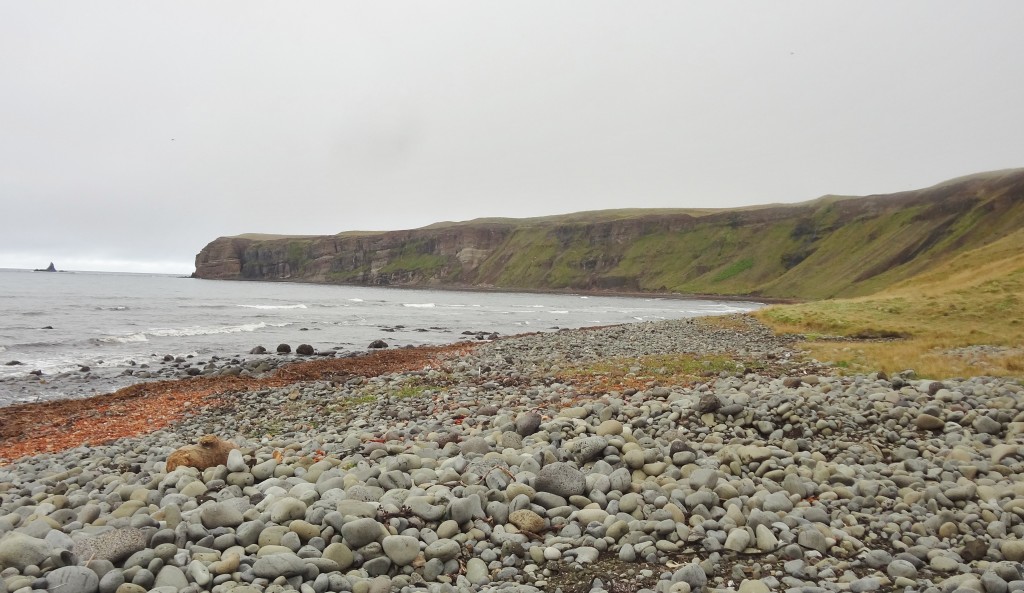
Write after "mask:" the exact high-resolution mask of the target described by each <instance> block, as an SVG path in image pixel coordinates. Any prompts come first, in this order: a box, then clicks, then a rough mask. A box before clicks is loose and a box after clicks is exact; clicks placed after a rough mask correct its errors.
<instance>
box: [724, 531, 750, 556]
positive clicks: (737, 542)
mask: <svg viewBox="0 0 1024 593" xmlns="http://www.w3.org/2000/svg"><path fill="white" fill-rule="evenodd" d="M748 545H750V534H749V533H747V530H746V529H744V528H743V527H737V528H735V529H733V530H731V531H729V536H728V537H726V538H725V544H724V547H725V549H726V550H732V551H733V552H742V551H743V550H745V549H747V546H748Z"/></svg>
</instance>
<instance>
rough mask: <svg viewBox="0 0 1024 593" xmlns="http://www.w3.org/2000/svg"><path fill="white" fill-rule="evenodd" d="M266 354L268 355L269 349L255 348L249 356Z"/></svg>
mask: <svg viewBox="0 0 1024 593" xmlns="http://www.w3.org/2000/svg"><path fill="white" fill-rule="evenodd" d="M266 353H267V349H266V348H264V347H263V346H256V347H255V348H253V349H252V350H250V351H249V354H266Z"/></svg>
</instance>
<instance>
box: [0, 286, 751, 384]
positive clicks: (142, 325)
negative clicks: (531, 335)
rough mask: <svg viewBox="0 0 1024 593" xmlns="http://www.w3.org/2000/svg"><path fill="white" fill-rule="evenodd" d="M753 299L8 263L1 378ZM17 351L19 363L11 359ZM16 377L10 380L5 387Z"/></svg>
mask: <svg viewBox="0 0 1024 593" xmlns="http://www.w3.org/2000/svg"><path fill="white" fill-rule="evenodd" d="M760 306H761V304H759V303H753V302H732V301H718V300H704V299H681V298H660V297H618V296H595V295H586V294H561V293H559V294H546V293H516V292H485V291H479V292H478V291H473V292H465V291H454V290H413V289H401V288H377V287H363V286H339V285H322V284H302V283H285V282H239V281H227V280H200V279H195V278H188V277H181V276H170V275H153V274H126V273H106V272H56V273H54V272H34V271H30V270H10V269H0V379H5V378H7V379H10V378H13V377H19V376H24V375H28V374H29V373H30V372H32V371H41V372H42V373H43V377H46V376H50V375H56V374H60V373H68V372H76V371H78V370H79V369H80V368H81V367H82V366H88V367H90V368H91V369H93V370H94V371H101V370H104V369H106V370H107V371H111V372H116V371H117V370H118V369H122V368H129V367H130V366H134V365H135V364H140V363H143V362H148V361H151V360H153V359H154V358H162V357H163V356H165V355H168V354H169V355H171V356H175V357H177V356H188V355H192V356H207V357H208V356H212V355H227V356H237V355H239V354H245V353H248V352H249V351H250V350H251V349H253V348H254V347H256V346H264V347H265V348H267V349H268V350H270V351H271V352H274V350H275V349H276V348H277V345H278V344H281V343H287V344H290V345H291V347H292V348H293V349H294V348H295V347H297V346H298V345H299V344H310V345H312V346H313V347H314V348H316V349H318V350H327V349H336V350H340V351H354V350H365V349H366V348H367V346H368V345H369V344H370V342H372V341H374V340H377V339H383V340H384V341H385V342H386V343H388V344H389V345H391V346H405V345H421V344H443V343H451V342H456V341H459V340H464V339H472V338H475V335H468V334H467V332H469V333H472V334H475V333H476V332H485V333H486V334H488V335H489V334H491V333H497V334H499V335H510V334H520V333H526V332H547V331H556V330H558V329H560V328H578V327H585V326H596V325H613V324H621V323H631V322H640V321H652V320H659V319H677V318H683V317H697V316H703V315H722V314H727V313H737V312H745V311H751V310H754V309H757V308H759V307H760ZM11 361H18V362H20V363H21V364H19V365H8V364H7V363H9V362H11ZM9 384H10V383H9V382H0V402H3V401H5V400H6V401H7V402H10V401H11V399H12V398H11V397H10V395H11V394H6V395H7V397H5V394H4V393H2V391H3V390H4V389H5V385H9Z"/></svg>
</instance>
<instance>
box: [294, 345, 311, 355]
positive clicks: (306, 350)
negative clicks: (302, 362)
mask: <svg viewBox="0 0 1024 593" xmlns="http://www.w3.org/2000/svg"><path fill="white" fill-rule="evenodd" d="M295 353H296V354H301V355H302V356H313V355H314V354H316V350H314V349H313V347H312V346H310V345H309V344H299V347H298V348H296V349H295Z"/></svg>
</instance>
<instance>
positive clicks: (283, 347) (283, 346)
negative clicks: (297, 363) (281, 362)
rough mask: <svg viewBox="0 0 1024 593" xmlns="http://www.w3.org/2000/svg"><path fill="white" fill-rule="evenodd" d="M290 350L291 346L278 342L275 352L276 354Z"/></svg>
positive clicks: (286, 352)
mask: <svg viewBox="0 0 1024 593" xmlns="http://www.w3.org/2000/svg"><path fill="white" fill-rule="evenodd" d="M291 351H292V347H291V346H289V345H288V344H278V345H277V353H278V354H288V353H289V352H291Z"/></svg>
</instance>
